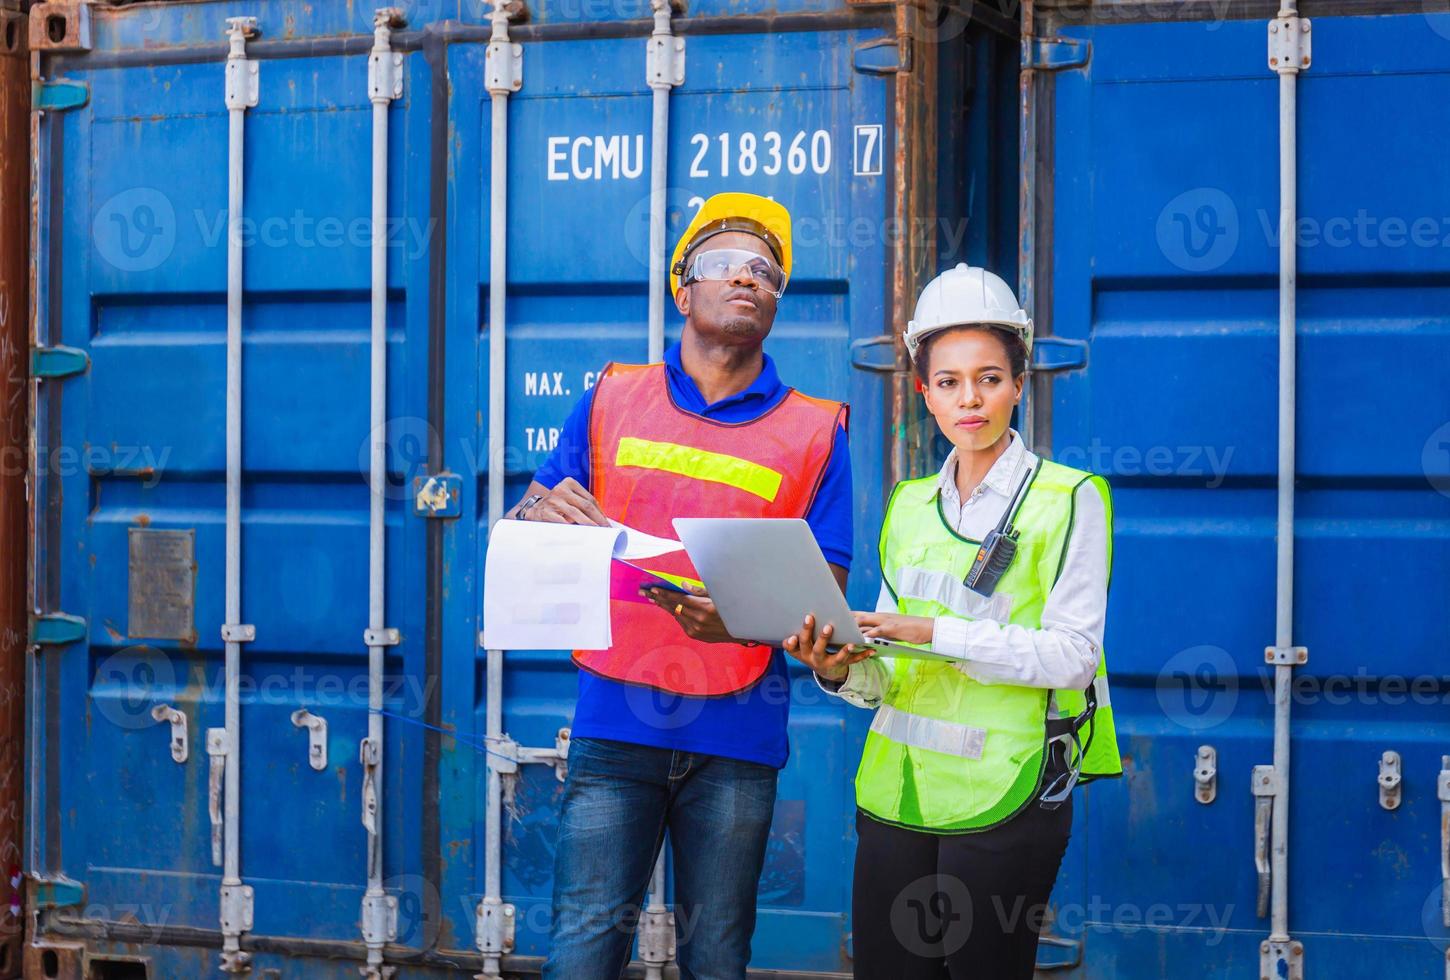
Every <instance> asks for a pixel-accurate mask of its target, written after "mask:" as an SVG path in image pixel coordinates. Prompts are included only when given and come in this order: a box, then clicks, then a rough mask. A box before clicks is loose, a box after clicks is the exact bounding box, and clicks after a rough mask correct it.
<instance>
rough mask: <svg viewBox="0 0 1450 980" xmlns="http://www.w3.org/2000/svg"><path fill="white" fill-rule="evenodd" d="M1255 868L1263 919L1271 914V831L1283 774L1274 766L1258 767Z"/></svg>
mask: <svg viewBox="0 0 1450 980" xmlns="http://www.w3.org/2000/svg"><path fill="white" fill-rule="evenodd" d="M1253 793H1254V868H1255V869H1256V870H1257V871H1258V873H1259V894H1258V902H1257V906H1256V907H1257V909H1258V913H1259V918H1261V919H1262V918H1264V917H1265V916H1267V915H1268V914H1269V889H1270V887H1271V885H1272V880H1273V872H1272V868H1273V865H1272V864H1271V863H1270V862H1269V830H1270V828H1271V826H1272V824H1273V813H1274V797H1275V796H1277V795H1278V793H1279V776H1278V773H1276V772H1275V771H1274V767H1273V766H1254V782H1253Z"/></svg>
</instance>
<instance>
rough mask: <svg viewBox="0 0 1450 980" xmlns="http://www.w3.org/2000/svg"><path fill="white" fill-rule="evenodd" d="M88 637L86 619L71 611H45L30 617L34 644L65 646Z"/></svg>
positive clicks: (31, 636) (32, 642) (31, 640)
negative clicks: (70, 612)
mask: <svg viewBox="0 0 1450 980" xmlns="http://www.w3.org/2000/svg"><path fill="white" fill-rule="evenodd" d="M85 638H86V621H85V620H84V619H82V618H81V617H80V616H72V615H70V614H69V613H44V614H42V615H39V616H32V617H30V642H31V644H32V645H33V646H42V647H45V646H54V647H63V646H65V645H66V644H68V643H79V642H80V641H81V640H84V639H85Z"/></svg>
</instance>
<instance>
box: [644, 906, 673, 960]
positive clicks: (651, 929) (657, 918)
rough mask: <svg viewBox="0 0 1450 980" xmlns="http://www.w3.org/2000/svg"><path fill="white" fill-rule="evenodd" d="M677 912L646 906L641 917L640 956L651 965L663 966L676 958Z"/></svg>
mask: <svg viewBox="0 0 1450 980" xmlns="http://www.w3.org/2000/svg"><path fill="white" fill-rule="evenodd" d="M675 952H676V950H675V913H673V912H671V911H670V910H669V909H667V908H646V909H645V910H644V912H642V913H640V917H639V958H640V961H641V962H643V963H644V964H645V967H646V968H649V967H663V966H664V965H665V964H666V963H668V962H670V961H671V960H673V959H674V958H675Z"/></svg>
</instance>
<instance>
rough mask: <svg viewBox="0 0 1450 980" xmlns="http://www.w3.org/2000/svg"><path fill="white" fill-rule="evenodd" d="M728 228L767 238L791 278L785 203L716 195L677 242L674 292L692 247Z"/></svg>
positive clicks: (755, 196) (672, 267)
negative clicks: (686, 255) (686, 256)
mask: <svg viewBox="0 0 1450 980" xmlns="http://www.w3.org/2000/svg"><path fill="white" fill-rule="evenodd" d="M725 231H744V232H748V233H750V234H752V235H756V236H758V237H759V238H761V239H762V240H764V242H765V244H766V245H768V246H769V247H770V251H771V252H772V253H773V254H774V255H775V260H776V261H777V262H779V263H780V268H781V271H782V272H784V273H785V281H786V282H789V281H790V212H789V211H787V210H786V209H785V206H784V205H782V204H779V203H777V202H775V201H772V200H771V199H770V198H768V197H761V196H760V195H759V194H740V193H729V194H716V195H715V196H713V197H711V198H710V199H709V200H708V201H706V202H705V203H704V204H702V205H701V206H700V210H699V211H696V212H695V217H694V219H693V220H692V221H691V222H690V226H689V227H688V228H686V229H685V233H684V234H683V235H681V236H680V241H679V243H678V244H676V245H675V254H674V256H673V257H672V258H671V259H670V292H671V293H673V292H674V291H675V290H677V289H679V288H680V276H682V275H684V272H685V262H684V259H685V253H686V252H688V251H689V250H690V246H692V245H697V244H699V243H700V242H702V241H704V240H705V239H706V238H710V237H712V236H714V235H718V234H720V233H721V232H725Z"/></svg>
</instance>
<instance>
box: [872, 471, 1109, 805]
mask: <svg viewBox="0 0 1450 980" xmlns="http://www.w3.org/2000/svg"><path fill="white" fill-rule="evenodd" d="M1083 481H1090V482H1091V483H1092V485H1093V486H1095V487H1096V488H1097V490H1098V492H1099V493H1101V494H1102V498H1103V506H1104V507H1105V508H1106V510H1107V518H1108V542H1109V543H1108V549H1109V551H1108V564H1109V567H1110V568H1111V563H1112V515H1113V512H1112V501H1111V498H1110V496H1109V493H1108V485H1107V482H1106V481H1105V480H1103V478H1102V477H1100V476H1094V475H1092V474H1090V473H1085V472H1083V471H1081V470H1075V469H1072V468H1070V467H1067V466H1062V465H1061V464H1058V463H1054V462H1051V461H1050V460H1043V461H1042V464H1041V466H1040V468H1039V469H1038V471H1037V473H1036V475H1035V476H1034V477H1033V479H1032V482H1031V484H1030V485H1029V486H1028V488H1027V492H1026V494H1025V496H1023V497H1022V501H1021V503H1020V504H1019V505H1018V511H1017V514H1016V517H1015V520H1014V522H1013V523H1014V524H1015V527H1016V529H1017V531H1018V534H1019V538H1018V542H1017V553H1016V556H1015V557H1014V558H1013V560H1012V564H1011V565H1010V566H1009V567H1008V569H1007V571H1006V573H1005V574H1003V576H1002V578H1001V580H1000V581H999V582H998V584H997V588H996V589H995V590H994V592H993V594H992V595H991V596H981V595H979V594H977V593H976V592H974V591H972V590H971V589H968V588H967V587H966V586H965V585H964V584H963V580H964V579H965V578H966V575H967V572H968V570H969V569H970V568H971V567H972V560H973V559H974V558H975V557H976V554H977V551H978V545H979V542H977V541H974V540H971V539H969V538H964V537H962V536H961V535H959V534H957V533H956V532H955V531H954V530H952V529H951V528H950V527H948V526H947V523H946V519H945V518H944V517H943V516H942V512H941V500H940V495H939V494H938V493H937V477H936V476H930V477H926V478H923V479H920V480H908V481H906V482H904V483H900V484H898V485H897V487H896V489H895V491H893V492H892V494H891V502H890V503H889V504H888V505H887V509H886V519H885V521H884V522H883V524H882V528H881V576H882V581H883V582H884V583H885V584H886V587H887V588H888V589H889V590H890V592H891V595H892V596H893V597H894V598H895V599H896V608H897V610H898V611H899V612H900V613H901V614H903V615H907V616H931V617H936V616H957V617H961V618H966V619H992V620H995V621H997V622H999V623H1013V624H1016V625H1019V626H1026V627H1028V628H1031V629H1039V628H1041V625H1042V607H1043V605H1044V603H1045V602H1046V601H1047V595H1048V593H1049V592H1050V591H1051V590H1052V586H1053V584H1054V583H1055V582H1056V581H1057V577H1058V575H1059V574H1060V573H1061V570H1062V563H1063V560H1064V558H1065V557H1066V554H1067V543H1068V537H1069V535H1070V533H1071V531H1072V523H1073V510H1074V494H1075V491H1076V490H1077V488H1078V487H1079V486H1080V485H1081V484H1082V483H1083ZM891 667H892V671H891V679H890V683H889V685H888V687H887V690H886V692H885V694H884V696H883V698H882V703H881V706H880V707H879V708H878V709H877V711H876V716H875V717H874V718H873V719H872V722H871V731H870V733H869V734H868V735H867V736H866V746H865V751H864V752H863V754H862V756H861V768H860V770H859V771H858V772H857V774H856V801H857V804H858V805H859V806H860V807H861V808H862V809H863V810H865V811H866V812H868V813H870V814H871V815H872V816H874V817H877V818H878V819H881V820H884V821H887V822H889V823H895V824H900V825H903V826H907V827H915V828H922V829H928V830H934V831H947V832H953V831H954V832H959V833H968V832H974V831H981V830H987V829H989V828H992V827H995V826H997V825H999V824H1001V823H1003V822H1004V821H1006V820H1009V819H1010V818H1011V817H1013V816H1014V815H1015V814H1017V813H1018V812H1019V811H1021V810H1022V809H1023V808H1024V807H1026V806H1027V804H1028V803H1029V802H1031V801H1032V800H1033V799H1034V798H1035V797H1036V796H1037V795H1038V793H1039V791H1040V790H1041V787H1042V779H1043V772H1044V770H1045V763H1046V760H1047V749H1048V742H1049V739H1053V740H1055V739H1061V740H1062V741H1063V742H1064V743H1065V744H1067V746H1068V750H1069V751H1068V760H1069V764H1070V766H1071V773H1070V775H1069V777H1068V780H1067V783H1066V785H1067V787H1069V788H1070V786H1071V784H1072V782H1073V781H1075V780H1079V779H1080V780H1084V781H1085V780H1090V779H1093V778H1097V777H1102V776H1119V775H1122V772H1123V767H1122V760H1121V759H1120V757H1119V755H1118V744H1117V734H1116V732H1115V731H1114V728H1113V710H1112V704H1111V702H1110V700H1109V697H1108V678H1107V665H1106V659H1105V658H1100V659H1099V661H1098V669H1097V676H1096V678H1095V679H1094V681H1093V684H1092V685H1091V686H1090V687H1089V688H1088V689H1087V690H1086V691H1056V692H1049V691H1048V690H1046V689H1044V688H1032V687H1023V686H1021V685H1016V684H1006V683H997V684H983V683H980V682H979V681H976V680H973V679H972V678H971V677H968V676H967V675H966V674H964V673H962V672H961V671H959V670H957V669H956V668H955V667H954V666H953V665H952V664H950V663H946V662H943V661H935V660H908V659H904V658H903V659H896V660H893V661H892V662H891ZM1050 694H1051V695H1053V696H1052V697H1049V695H1050ZM1094 701H1095V702H1096V704H1095V705H1093V704H1092V702H1094ZM1054 702H1055V706H1056V711H1055V712H1053V711H1051V710H1050V708H1051V707H1052V705H1053V703H1054Z"/></svg>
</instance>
